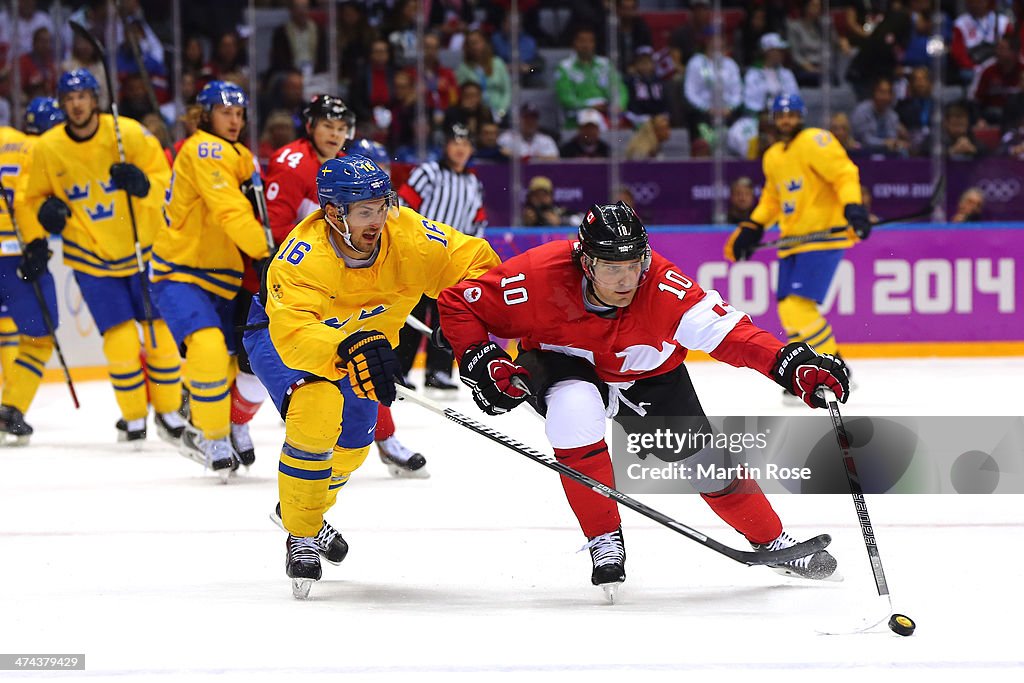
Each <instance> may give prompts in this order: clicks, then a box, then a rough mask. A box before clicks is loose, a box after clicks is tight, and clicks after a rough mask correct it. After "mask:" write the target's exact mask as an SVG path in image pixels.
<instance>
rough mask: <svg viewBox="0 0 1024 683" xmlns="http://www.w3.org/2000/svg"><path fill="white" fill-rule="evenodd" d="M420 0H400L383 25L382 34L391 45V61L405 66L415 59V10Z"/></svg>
mask: <svg viewBox="0 0 1024 683" xmlns="http://www.w3.org/2000/svg"><path fill="white" fill-rule="evenodd" d="M419 7H420V0H401V2H399V3H397V4H396V5H395V8H394V11H393V12H392V13H391V16H390V17H389V19H388V22H387V24H386V25H385V26H384V34H385V35H386V36H387V38H388V44H390V45H391V55H392V62H393V63H394V64H395V65H396V66H397V67H399V68H403V69H404V68H405V67H407V66H409V65H410V64H413V63H414V62H415V61H416V45H417V42H418V41H417V38H416V36H417V33H416V12H417V10H418V9H419Z"/></svg>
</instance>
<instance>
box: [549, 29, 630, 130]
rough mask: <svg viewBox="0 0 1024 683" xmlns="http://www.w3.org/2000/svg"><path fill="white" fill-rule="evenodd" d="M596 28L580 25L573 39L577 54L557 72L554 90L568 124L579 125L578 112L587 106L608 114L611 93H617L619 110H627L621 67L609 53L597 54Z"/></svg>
mask: <svg viewBox="0 0 1024 683" xmlns="http://www.w3.org/2000/svg"><path fill="white" fill-rule="evenodd" d="M596 47H597V43H596V38H595V34H594V30H593V29H592V28H588V27H581V28H579V29H577V31H576V34H575V36H574V38H573V41H572V48H573V52H574V54H573V55H571V56H569V57H567V58H565V59H564V60H562V63H561V64H559V65H558V71H557V74H556V76H555V91H556V92H557V94H558V101H559V103H560V104H561V105H562V110H563V111H564V112H565V122H564V126H565V128H568V129H572V128H576V126H577V125H578V121H577V116H578V114H579V113H580V112H582V111H584V110H588V109H590V110H596V111H597V112H598V113H599V114H601V115H602V116H605V117H606V116H608V110H609V106H610V102H611V98H612V97H616V98H618V99H617V103H618V109H619V111H620V112H621V111H625V110H626V105H627V104H628V103H629V102H628V100H627V93H626V86H625V84H624V83H623V82H622V79H621V77H620V76H619V73H618V71H617V70H616V69H615V67H614V66H613V65H612V63H611V62H609V61H608V58H607V57H601V56H598V55H597V54H596V52H595V50H596Z"/></svg>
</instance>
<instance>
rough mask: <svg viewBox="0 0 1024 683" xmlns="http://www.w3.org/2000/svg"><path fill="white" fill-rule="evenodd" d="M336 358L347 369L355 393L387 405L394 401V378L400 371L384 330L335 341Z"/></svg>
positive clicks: (368, 331) (360, 333)
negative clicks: (338, 342) (336, 347)
mask: <svg viewBox="0 0 1024 683" xmlns="http://www.w3.org/2000/svg"><path fill="white" fill-rule="evenodd" d="M338 358H340V359H341V363H342V365H343V366H344V367H345V369H346V370H348V379H349V381H350V382H351V383H352V390H353V391H354V392H355V394H356V396H358V397H359V398H368V399H370V400H372V401H378V402H380V403H383V404H384V405H386V406H390V405H391V404H392V403H394V402H395V395H396V392H395V377H396V376H398V375H399V374H400V373H401V372H402V371H401V369H400V368H399V363H398V356H396V355H395V350H394V349H392V348H391V343H390V342H388V338H387V337H385V336H384V334H383V333H381V332H377V331H376V330H365V331H363V332H356V333H355V334H352V335H349V336H348V337H346V338H345V341H343V342H341V343H340V344H338Z"/></svg>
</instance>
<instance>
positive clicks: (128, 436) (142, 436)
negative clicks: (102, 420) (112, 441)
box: [115, 417, 146, 450]
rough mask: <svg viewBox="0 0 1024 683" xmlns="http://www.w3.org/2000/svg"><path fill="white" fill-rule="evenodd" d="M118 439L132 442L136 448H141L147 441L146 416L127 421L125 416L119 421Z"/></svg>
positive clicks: (123, 441)
mask: <svg viewBox="0 0 1024 683" xmlns="http://www.w3.org/2000/svg"><path fill="white" fill-rule="evenodd" d="M115 426H116V427H117V440H118V441H119V442H122V443H128V444H131V445H132V447H133V448H135V450H141V449H142V444H143V443H145V441H146V418H144V417H140V418H139V419H138V420H132V421H130V422H129V421H127V420H125V419H124V418H123V417H122V418H121V419H120V420H118V421H117V425H115Z"/></svg>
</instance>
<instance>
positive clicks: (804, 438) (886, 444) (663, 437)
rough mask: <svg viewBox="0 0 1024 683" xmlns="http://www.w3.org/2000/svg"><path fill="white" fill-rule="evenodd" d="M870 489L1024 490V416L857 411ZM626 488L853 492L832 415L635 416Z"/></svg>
mask: <svg viewBox="0 0 1024 683" xmlns="http://www.w3.org/2000/svg"><path fill="white" fill-rule="evenodd" d="M846 428H847V431H848V433H849V437H850V442H851V452H852V454H853V457H854V459H855V461H856V463H857V469H858V473H859V475H860V479H861V485H862V486H863V488H864V491H865V492H866V493H1024V418H1022V417H889V416H886V417H859V416H858V417H847V418H846ZM611 450H612V460H613V463H614V467H615V485H616V488H618V489H619V490H620V491H622V492H624V493H693V492H696V491H701V492H709V491H716V490H720V489H721V488H722V487H723V486H725V485H726V484H728V483H729V482H731V481H733V480H734V479H753V480H756V481H757V482H758V483H759V484H760V486H761V488H762V489H763V490H765V491H766V492H771V493H848V492H849V488H848V484H847V479H846V473H845V467H844V465H843V460H842V456H841V454H840V451H839V446H838V444H837V442H836V436H835V432H834V431H833V427H832V422H831V420H830V419H829V416H828V415H827V414H826V413H824V411H821V412H820V413H815V414H812V415H806V416H799V417H782V416H767V417H751V416H745V417H743V416H740V417H735V416H734V417H707V418H704V417H626V418H620V419H618V420H617V421H616V423H615V425H614V427H613V431H612V441H611Z"/></svg>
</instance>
